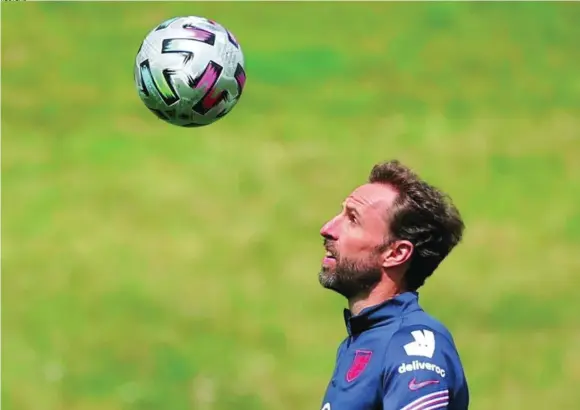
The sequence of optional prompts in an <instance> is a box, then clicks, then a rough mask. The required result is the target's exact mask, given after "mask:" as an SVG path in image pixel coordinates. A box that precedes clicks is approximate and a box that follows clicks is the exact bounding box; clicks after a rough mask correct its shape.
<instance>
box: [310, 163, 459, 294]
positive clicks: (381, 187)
mask: <svg viewBox="0 0 580 410" xmlns="http://www.w3.org/2000/svg"><path fill="white" fill-rule="evenodd" d="M463 229H464V225H463V221H462V220H461V216H460V215H459V212H458V211H457V209H456V208H455V207H454V206H453V204H452V203H451V201H450V200H449V198H448V197H447V196H446V195H445V194H444V193H442V192H441V191H439V190H437V189H436V188H434V187H433V186H431V185H429V184H427V183H426V182H425V181H422V180H421V179H420V178H419V177H418V176H417V175H416V174H415V173H413V172H412V171H411V170H410V169H409V168H407V167H405V166H404V165H402V164H401V163H400V162H398V161H389V162H385V163H381V164H377V165H375V166H374V167H373V169H372V170H371V173H370V175H369V178H368V181H367V183H366V184H364V185H362V186H359V187H358V188H356V189H355V190H354V191H353V192H352V193H351V194H350V196H349V197H348V198H347V199H346V200H345V201H344V203H343V206H342V210H341V212H340V213H339V214H338V215H336V216H335V217H334V218H332V219H331V220H330V221H328V222H327V223H326V224H325V225H324V226H323V227H322V229H321V231H320V233H321V235H322V236H323V238H324V245H325V248H326V250H327V254H326V257H325V258H324V260H323V265H322V270H321V272H320V275H319V279H320V283H321V284H322V285H323V286H324V287H326V288H329V289H333V290H335V291H337V292H338V293H340V294H342V295H344V296H345V297H347V298H354V297H360V296H361V295H364V294H366V293H368V292H369V291H370V290H372V289H373V288H374V287H375V286H376V285H377V284H379V283H380V282H381V281H383V280H391V281H393V282H395V285H396V286H397V287H398V288H399V289H400V290H417V289H418V288H419V287H421V286H422V285H423V284H424V282H425V280H426V279H427V277H429V276H430V275H431V274H432V273H433V271H434V270H435V269H436V268H437V266H439V264H440V263H441V261H443V259H445V257H446V256H447V255H448V254H449V252H451V250H452V249H453V248H454V247H455V245H457V244H458V243H459V242H460V241H461V237H462V234H463Z"/></svg>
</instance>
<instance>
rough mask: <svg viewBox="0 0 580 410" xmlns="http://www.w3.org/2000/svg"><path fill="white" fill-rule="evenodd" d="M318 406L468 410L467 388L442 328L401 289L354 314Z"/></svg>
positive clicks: (329, 408) (347, 314)
mask: <svg viewBox="0 0 580 410" xmlns="http://www.w3.org/2000/svg"><path fill="white" fill-rule="evenodd" d="M344 320H345V324H346V329H347V332H348V336H347V337H346V338H345V340H344V341H343V342H342V343H341V344H340V346H339V348H338V352H337V357H336V365H335V369H334V373H333V375H332V379H331V380H330V383H329V384H328V387H327V390H326V393H325V396H324V399H323V401H322V409H321V410H436V409H437V410H467V409H468V406H469V389H468V386H467V380H466V377H465V374H464V371H463V366H462V364H461V359H460V357H459V353H458V351H457V348H456V346H455V342H454V340H453V338H452V336H451V334H450V332H449V331H448V330H447V328H446V327H445V326H444V325H443V324H441V323H440V322H439V321H437V320H436V319H434V318H432V317H431V316H430V315H428V314H427V313H426V312H425V311H424V310H423V309H422V308H421V306H420V305H419V295H418V293H417V292H406V293H403V294H400V295H398V296H397V297H395V298H393V299H390V300H388V301H386V302H384V303H382V304H379V305H376V306H372V307H369V308H366V309H364V310H363V311H362V312H361V313H360V314H358V315H356V316H353V315H352V314H351V312H350V311H349V310H348V309H345V310H344Z"/></svg>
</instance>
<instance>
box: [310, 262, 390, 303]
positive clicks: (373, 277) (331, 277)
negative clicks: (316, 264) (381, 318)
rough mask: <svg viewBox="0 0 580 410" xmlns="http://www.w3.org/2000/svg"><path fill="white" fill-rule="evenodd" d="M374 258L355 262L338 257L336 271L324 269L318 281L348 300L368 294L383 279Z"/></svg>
mask: <svg viewBox="0 0 580 410" xmlns="http://www.w3.org/2000/svg"><path fill="white" fill-rule="evenodd" d="M373 256H374V255H371V256H370V257H368V258H367V259H365V260H358V261H355V260H352V259H346V258H341V257H340V256H338V255H337V257H336V263H335V265H334V269H330V268H325V267H323V268H322V269H321V270H320V272H319V274H318V280H319V282H320V284H321V285H322V286H323V287H324V288H326V289H330V290H333V291H335V292H337V293H339V294H341V295H342V296H344V297H345V298H347V299H350V298H354V297H357V296H360V295H361V294H365V293H368V292H370V291H371V290H372V289H373V288H374V287H375V286H376V285H377V284H378V283H379V282H380V280H381V277H382V270H381V268H380V267H379V265H378V262H377V261H376V260H375V258H373Z"/></svg>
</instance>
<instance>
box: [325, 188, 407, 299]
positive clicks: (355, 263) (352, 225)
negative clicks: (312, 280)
mask: <svg viewBox="0 0 580 410" xmlns="http://www.w3.org/2000/svg"><path fill="white" fill-rule="evenodd" d="M396 196H397V193H396V192H395V190H394V189H392V188H391V187H389V186H388V185H384V184H365V185H362V186H360V187H358V188H357V189H355V190H354V191H353V192H352V194H351V195H350V196H349V197H348V198H347V199H346V200H345V201H344V203H343V207H342V211H341V212H340V213H339V214H338V215H336V216H335V217H334V218H332V219H331V220H330V221H328V222H327V223H326V224H325V225H324V226H323V227H322V229H321V230H320V234H321V235H322V236H323V238H324V246H325V248H326V251H327V253H326V256H325V257H324V259H323V261H322V269H321V271H320V274H319V280H320V283H321V284H322V286H324V287H325V288H328V289H333V290H335V291H336V292H338V293H340V294H342V295H343V296H345V297H347V298H351V297H355V296H357V295H359V294H361V293H364V292H366V291H368V290H370V289H371V288H373V287H374V286H375V285H376V284H377V283H378V282H379V281H380V280H381V277H382V275H383V270H382V268H383V264H384V260H385V250H386V246H385V241H386V236H387V235H386V234H387V232H388V229H387V221H386V215H387V212H388V210H389V209H390V208H391V206H392V204H393V202H394V200H395V198H396Z"/></svg>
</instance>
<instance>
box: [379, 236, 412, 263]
mask: <svg viewBox="0 0 580 410" xmlns="http://www.w3.org/2000/svg"><path fill="white" fill-rule="evenodd" d="M413 250H414V247H413V244H412V243H411V242H409V241H405V240H402V241H393V242H392V243H391V244H390V245H389V246H388V247H387V249H386V250H385V252H383V265H382V266H383V268H392V267H395V266H400V265H403V264H404V263H406V262H407V261H408V260H409V259H410V258H411V255H412V254H413Z"/></svg>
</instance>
